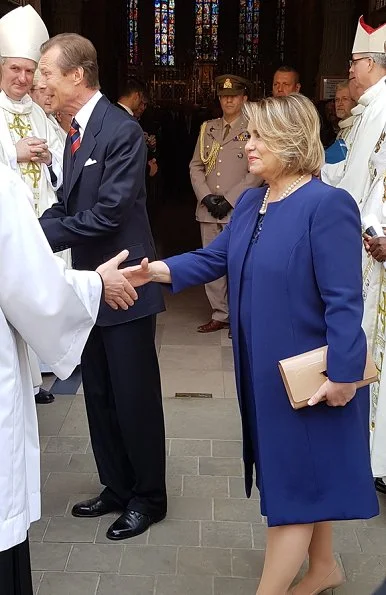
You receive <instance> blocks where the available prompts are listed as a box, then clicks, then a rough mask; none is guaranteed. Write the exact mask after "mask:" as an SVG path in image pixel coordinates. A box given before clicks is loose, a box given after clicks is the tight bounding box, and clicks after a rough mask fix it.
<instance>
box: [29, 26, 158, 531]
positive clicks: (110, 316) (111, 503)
mask: <svg viewBox="0 0 386 595" xmlns="http://www.w3.org/2000/svg"><path fill="white" fill-rule="evenodd" d="M40 69H41V72H42V80H43V81H44V82H45V83H46V85H47V88H48V91H49V92H50V93H51V95H52V107H53V109H54V110H55V111H57V110H60V111H63V112H65V113H71V114H74V115H75V117H74V119H73V121H72V125H71V129H70V133H69V135H68V137H67V142H66V147H65V152H64V182H63V188H62V191H61V192H60V193H59V197H58V198H59V202H58V203H57V204H55V205H53V207H52V208H50V209H48V210H47V211H46V212H45V213H44V214H43V216H42V218H41V220H40V221H41V224H42V227H43V230H44V232H45V234H46V236H47V239H48V241H49V242H50V244H51V246H52V248H53V250H54V251H59V250H63V249H65V248H71V249H72V260H73V266H74V268H76V269H93V268H96V267H97V266H98V265H99V264H100V263H102V262H104V261H106V260H108V259H109V258H110V257H111V256H112V255H113V254H116V253H117V252H119V251H120V250H122V249H124V248H127V249H128V250H129V257H128V261H129V262H130V263H133V264H134V263H139V262H140V261H141V259H142V258H143V257H144V256H147V257H149V258H150V260H152V259H154V256H155V251H154V243H153V239H152V236H151V232H150V227H149V221H148V217H147V214H146V192H145V167H146V157H147V151H146V146H145V142H144V137H143V132H142V130H141V128H140V126H139V124H138V123H137V121H136V120H135V118H132V117H131V116H129V115H128V114H125V113H123V112H122V111H121V110H120V109H118V108H117V107H116V106H113V105H112V104H111V103H110V102H109V101H108V100H107V99H106V97H104V96H103V95H102V94H101V93H100V91H99V81H98V64H97V56H96V51H95V48H94V46H93V45H92V44H91V42H90V41H89V40H87V39H85V38H84V37H81V36H80V35H76V34H61V35H57V36H56V37H54V38H52V39H50V40H49V41H48V42H47V43H45V44H44V45H43V46H42V57H41V61H40ZM125 264H126V263H125ZM139 297H140V298H141V299H138V301H137V302H136V304H135V305H134V306H133V307H132V308H130V309H129V310H127V311H121V312H117V311H113V310H112V309H110V308H108V307H107V306H101V309H100V312H99V317H98V320H97V325H96V327H95V328H94V329H93V331H92V332H91V335H90V338H89V340H88V342H87V345H86V347H85V350H84V352H83V356H82V362H81V366H82V375H83V386H84V394H85V400H86V407H87V415H88V420H89V426H90V434H91V441H92V446H93V451H94V455H95V460H96V463H97V467H98V471H99V476H100V480H101V483H102V484H103V485H104V486H106V487H105V489H104V490H103V492H102V493H101V495H100V496H98V497H97V498H94V499H92V500H88V501H86V502H80V503H78V504H76V505H75V506H74V507H73V509H72V514H73V515H74V516H77V517H96V516H100V515H103V514H107V513H109V512H111V511H113V510H119V511H122V515H121V516H120V517H119V518H118V519H117V520H116V521H115V522H114V523H113V524H112V525H111V527H110V528H109V529H108V531H107V537H109V538H110V539H115V540H117V539H125V538H127V537H133V536H134V535H139V534H140V533H143V532H144V531H146V529H147V528H148V527H149V526H150V525H151V524H152V523H154V522H158V521H160V520H162V519H163V518H164V517H165V514H166V489H165V435H164V421H163V410H162V398H161V388H160V377H159V368H158V360H157V354H156V350H155V345H154V333H155V315H156V314H157V313H158V312H160V311H162V310H163V309H164V304H163V299H162V295H161V293H160V291H159V289H158V288H157V286H156V285H155V284H150V285H149V286H148V287H146V288H144V291H143V293H142V295H141V296H139Z"/></svg>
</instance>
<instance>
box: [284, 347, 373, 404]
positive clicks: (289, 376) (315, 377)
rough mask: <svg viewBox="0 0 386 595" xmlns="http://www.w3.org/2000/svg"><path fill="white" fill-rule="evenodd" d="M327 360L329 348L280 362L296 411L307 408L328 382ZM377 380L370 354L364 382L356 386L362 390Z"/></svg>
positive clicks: (315, 350) (291, 401) (320, 348)
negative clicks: (313, 396)
mask: <svg viewBox="0 0 386 595" xmlns="http://www.w3.org/2000/svg"><path fill="white" fill-rule="evenodd" d="M326 360H327V346H326V347H319V348H318V349H313V350H312V351H307V352H306V353H301V354H300V355H295V356H294V357H289V358H287V359H283V360H281V361H279V370H280V374H281V377H282V378H283V382H284V385H285V388H286V390H287V394H288V398H289V400H290V403H291V405H292V407H293V408H294V409H301V408H302V407H306V406H307V404H308V401H309V399H310V398H311V397H312V395H314V394H315V393H316V391H317V390H318V389H319V388H320V387H321V386H322V384H323V382H325V381H326V379H327V376H326V374H325V372H326V369H327V361H326ZM377 380H378V372H377V368H376V366H375V363H374V361H373V358H372V356H371V354H370V353H368V354H367V360H366V368H365V371H364V374H363V380H360V381H359V382H357V383H356V385H357V387H358V388H361V387H362V386H366V385H367V384H371V383H372V382H376V381H377Z"/></svg>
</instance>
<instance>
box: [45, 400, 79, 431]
mask: <svg viewBox="0 0 386 595" xmlns="http://www.w3.org/2000/svg"><path fill="white" fill-rule="evenodd" d="M73 400H74V397H73V396H65V395H60V397H58V398H57V399H56V400H55V403H51V405H50V406H47V405H38V406H37V407H36V410H37V414H38V419H39V433H40V435H41V436H57V434H58V433H59V431H60V429H61V428H62V426H63V423H64V420H65V419H66V416H67V414H68V412H69V410H70V407H71V405H72V402H73Z"/></svg>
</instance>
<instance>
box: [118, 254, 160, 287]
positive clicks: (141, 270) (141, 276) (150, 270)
mask: <svg viewBox="0 0 386 595" xmlns="http://www.w3.org/2000/svg"><path fill="white" fill-rule="evenodd" d="M121 273H123V275H124V276H125V277H126V279H127V280H128V281H130V283H131V285H132V286H133V287H141V285H146V283H150V281H156V282H157V283H171V277H170V270H169V267H168V266H167V265H166V264H165V263H164V262H162V260H156V261H154V262H149V259H148V258H144V259H143V260H142V262H141V264H139V265H137V266H134V267H127V268H125V269H122V270H121Z"/></svg>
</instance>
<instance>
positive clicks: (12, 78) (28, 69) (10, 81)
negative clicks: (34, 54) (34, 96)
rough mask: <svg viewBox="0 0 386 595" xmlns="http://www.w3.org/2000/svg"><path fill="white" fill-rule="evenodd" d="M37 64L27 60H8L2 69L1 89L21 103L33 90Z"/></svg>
mask: <svg viewBox="0 0 386 595" xmlns="http://www.w3.org/2000/svg"><path fill="white" fill-rule="evenodd" d="M35 70H36V62H34V61H33V60H28V59H27V58H6V59H5V62H4V64H3V65H2V67H1V73H2V76H1V88H2V89H3V91H4V93H5V94H6V95H7V96H8V97H9V98H10V99H13V100H14V101H20V100H21V99H23V97H24V96H25V95H27V93H29V92H30V90H31V88H32V83H33V79H34V74H35Z"/></svg>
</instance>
